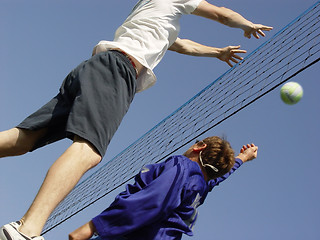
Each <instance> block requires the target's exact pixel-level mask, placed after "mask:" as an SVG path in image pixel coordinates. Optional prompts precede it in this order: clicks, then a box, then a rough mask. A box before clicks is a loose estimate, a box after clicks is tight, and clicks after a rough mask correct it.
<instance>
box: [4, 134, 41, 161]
mask: <svg viewBox="0 0 320 240" xmlns="http://www.w3.org/2000/svg"><path fill="white" fill-rule="evenodd" d="M45 132H46V129H41V130H38V131H30V130H24V129H19V128H12V129H9V130H7V131H3V132H0V158H1V157H8V156H18V155H22V154H25V153H27V152H28V151H30V150H31V149H32V147H33V146H34V144H35V143H36V141H37V140H38V139H39V138H40V137H41V136H43V135H44V134H45Z"/></svg>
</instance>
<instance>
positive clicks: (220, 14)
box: [192, 0, 227, 22]
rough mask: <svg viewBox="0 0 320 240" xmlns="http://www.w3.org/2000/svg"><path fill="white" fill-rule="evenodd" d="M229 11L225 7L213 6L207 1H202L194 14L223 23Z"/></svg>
mask: <svg viewBox="0 0 320 240" xmlns="http://www.w3.org/2000/svg"><path fill="white" fill-rule="evenodd" d="M226 11H227V9H226V8H224V7H217V6H215V5H213V4H210V3H208V2H207V1H205V0H204V1H202V2H200V4H199V5H198V7H197V8H196V10H194V11H193V12H192V14H194V15H197V16H200V17H205V18H208V19H211V20H214V21H218V22H223V18H224V16H225V14H226Z"/></svg>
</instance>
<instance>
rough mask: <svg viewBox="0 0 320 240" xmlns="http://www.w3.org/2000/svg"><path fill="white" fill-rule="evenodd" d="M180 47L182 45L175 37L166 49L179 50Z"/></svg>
mask: <svg viewBox="0 0 320 240" xmlns="http://www.w3.org/2000/svg"><path fill="white" fill-rule="evenodd" d="M181 47H182V43H181V39H180V38H177V39H176V41H175V42H174V43H173V44H172V45H171V46H170V47H169V48H168V50H170V51H174V52H179V50H180V49H181Z"/></svg>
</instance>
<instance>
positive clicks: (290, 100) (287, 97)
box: [280, 82, 303, 105]
mask: <svg viewBox="0 0 320 240" xmlns="http://www.w3.org/2000/svg"><path fill="white" fill-rule="evenodd" d="M280 96H281V99H282V101H283V102H284V103H286V104H289V105H293V104H296V103H297V102H299V101H300V99H301V98H302V96H303V89H302V87H301V86H300V84H299V83H296V82H288V83H286V84H284V85H283V86H282V87H281V90H280Z"/></svg>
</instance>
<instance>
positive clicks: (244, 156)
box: [237, 143, 258, 162]
mask: <svg viewBox="0 0 320 240" xmlns="http://www.w3.org/2000/svg"><path fill="white" fill-rule="evenodd" d="M257 155H258V147H257V146H255V145H254V144H253V143H252V144H247V145H243V146H242V148H241V150H240V153H239V155H238V156H237V158H240V159H241V160H242V162H247V161H251V160H253V159H255V158H256V157H257Z"/></svg>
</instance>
